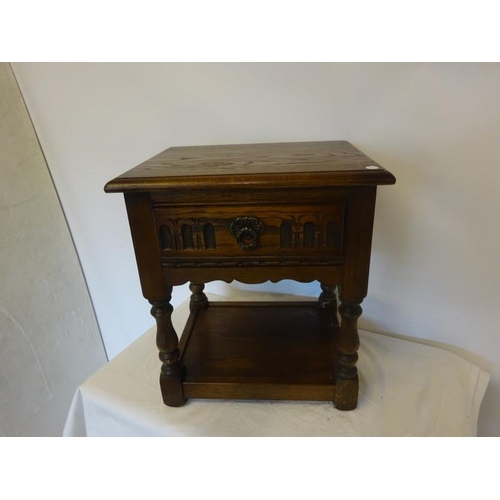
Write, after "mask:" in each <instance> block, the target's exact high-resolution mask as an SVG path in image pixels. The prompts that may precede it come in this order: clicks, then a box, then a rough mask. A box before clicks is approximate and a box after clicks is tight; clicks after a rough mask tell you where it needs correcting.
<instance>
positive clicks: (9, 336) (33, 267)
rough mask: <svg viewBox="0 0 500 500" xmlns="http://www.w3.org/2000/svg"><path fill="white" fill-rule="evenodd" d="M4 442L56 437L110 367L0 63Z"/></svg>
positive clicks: (0, 414) (33, 140) (33, 142)
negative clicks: (88, 387) (90, 383)
mask: <svg viewBox="0 0 500 500" xmlns="http://www.w3.org/2000/svg"><path fill="white" fill-rule="evenodd" d="M0 173H1V182H0V228H1V237H0V282H1V285H0V435H4V436H60V435H62V430H63V426H64V422H65V420H66V416H67V413H68V410H69V407H70V403H71V400H72V397H73V394H74V392H75V390H76V388H77V387H78V385H79V384H80V383H82V382H83V381H84V380H85V379H86V378H87V377H88V376H90V375H91V374H92V373H93V372H94V371H95V370H96V369H97V368H99V367H100V366H101V365H102V364H103V363H105V361H106V357H105V353H104V348H103V345H102V340H101V337H100V335H99V329H98V326H97V322H96V318H95V315H94V311H93V309H92V304H91V302H90V297H89V294H88V290H87V288H86V285H85V282H84V278H83V274H82V270H81V267H80V264H79V262H78V258H77V254H76V250H75V247H74V245H73V242H72V240H71V235H70V232H69V230H68V226H67V224H66V220H65V218H64V214H63V211H62V208H61V205H60V204H59V200H58V198H57V194H56V191H55V189H54V185H53V183H52V180H51V178H50V175H49V171H48V169H47V164H46V162H45V159H44V157H43V154H42V151H41V149H40V145H39V143H38V140H37V137H36V134H35V131H34V129H33V126H32V123H31V121H30V118H29V116H28V113H27V111H26V107H25V104H24V102H23V99H22V96H21V93H20V91H19V88H18V86H17V83H16V80H15V78H14V74H13V73H12V70H11V67H10V65H9V64H7V63H0Z"/></svg>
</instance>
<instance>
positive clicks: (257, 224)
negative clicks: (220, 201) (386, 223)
mask: <svg viewBox="0 0 500 500" xmlns="http://www.w3.org/2000/svg"><path fill="white" fill-rule="evenodd" d="M344 212H345V201H344V200H338V201H335V202H331V203H328V204H321V205H318V204H304V205H295V204H294V205H285V204H283V205H280V204H273V205H256V206H253V207H246V206H244V205H228V206H223V205H222V206H183V207H156V208H154V217H155V224H156V230H157V236H158V243H159V245H160V251H161V257H162V260H163V261H164V262H181V263H183V264H186V263H188V262H189V261H190V260H193V261H196V260H198V259H203V261H204V263H206V265H208V263H209V262H210V261H207V258H209V259H212V258H213V259H215V260H217V259H219V260H220V259H222V260H230V259H231V258H234V259H237V260H238V261H240V262H241V261H242V260H249V261H255V260H262V259H267V260H272V258H273V257H274V258H278V260H279V261H290V260H294V261H296V260H298V259H302V260H303V259H306V260H309V259H312V260H318V259H325V258H326V257H328V258H329V259H332V258H334V259H335V258H336V259H337V260H338V259H340V258H341V256H342V241H343V232H344Z"/></svg>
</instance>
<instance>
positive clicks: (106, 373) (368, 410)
mask: <svg viewBox="0 0 500 500" xmlns="http://www.w3.org/2000/svg"><path fill="white" fill-rule="evenodd" d="M248 295H249V294H247V293H245V292H238V293H235V294H234V295H232V296H231V298H230V300H244V299H246V298H248ZM251 295H252V294H250V296H251ZM259 297H261V298H262V300H296V299H300V300H303V298H302V297H290V296H283V295H274V294H273V295H269V294H262V293H261V294H259ZM209 298H210V300H218V299H222V297H217V296H210V297H209ZM223 299H224V300H228V299H227V298H226V297H224V298H223ZM188 314H189V304H188V302H187V301H186V302H185V303H183V304H182V305H181V306H179V307H178V308H176V310H175V311H174V315H173V322H174V325H175V326H176V329H177V331H182V326H183V324H184V323H185V321H186V318H187V317H188ZM155 331H156V327H153V328H151V329H150V330H148V331H147V332H146V333H145V334H144V335H143V336H141V337H140V338H139V339H138V340H137V341H136V342H134V343H133V344H132V345H130V346H129V347H128V348H127V349H125V350H124V351H123V352H122V353H120V354H119V355H118V356H117V357H116V358H114V359H113V360H112V361H110V362H109V363H107V364H106V365H105V366H104V367H103V368H101V369H100V370H99V371H97V372H96V373H95V374H94V375H93V376H91V377H90V378H89V379H88V380H87V381H86V382H84V383H83V384H82V385H81V386H80V387H79V388H78V389H77V391H76V393H75V396H74V399H73V402H72V405H71V408H70V411H69V415H68V418H67V422H66V426H65V429H64V435H65V436H475V435H476V431H477V420H478V415H479V408H480V405H481V401H482V399H483V396H484V393H485V391H486V387H487V384H488V381H489V374H488V373H487V372H485V371H484V370H482V369H481V368H479V367H478V366H476V365H475V364H473V363H471V362H469V361H467V360H465V359H463V358H462V357H460V356H457V355H456V354H453V353H451V352H449V351H447V350H445V349H443V348H440V347H436V346H431V345H424V344H421V343H418V342H417V341H415V342H413V341H409V340H407V339H402V338H395V337H392V336H387V335H380V334H376V333H371V332H367V331H363V330H360V332H359V334H360V350H359V351H360V357H359V363H358V368H359V374H360V375H359V378H360V386H359V403H358V407H357V409H356V410H353V411H349V412H344V411H339V410H337V409H335V408H334V407H333V405H332V403H331V402H302V401H247V400H234V401H230V400H213V399H212V400H197V399H190V400H189V401H188V402H187V403H186V404H185V405H184V406H182V407H179V408H172V407H168V406H165V405H164V404H163V401H162V399H161V395H160V393H159V390H158V376H159V371H160V362H159V360H158V351H157V348H156V345H155Z"/></svg>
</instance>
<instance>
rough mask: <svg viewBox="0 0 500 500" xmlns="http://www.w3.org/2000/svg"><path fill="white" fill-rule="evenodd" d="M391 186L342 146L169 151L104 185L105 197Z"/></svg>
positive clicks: (388, 177)
mask: <svg viewBox="0 0 500 500" xmlns="http://www.w3.org/2000/svg"><path fill="white" fill-rule="evenodd" d="M395 182H396V179H395V178H394V176H393V175H392V174H391V173H390V172H388V171H387V170H385V169H384V168H383V167H382V166H381V165H380V164H379V163H377V162H376V161H374V160H372V159H371V158H369V157H368V156H366V155H365V154H364V153H362V152H361V151H360V150H359V149H356V148H355V147H354V146H352V145H351V144H349V143H348V142H346V141H321V142H291V143H268V144H238V145H219V146H188V147H172V148H169V149H166V150H165V151H163V152H162V153H160V154H158V155H156V156H154V157H152V158H150V159H149V160H147V161H145V162H143V163H141V164H140V165H138V166H137V167H135V168H133V169H131V170H129V171H128V172H126V173H124V174H122V175H120V176H119V177H117V178H115V179H113V180H112V181H110V182H108V184H107V185H106V187H105V191H106V192H108V193H109V192H132V191H157V190H162V189H168V188H171V187H185V188H189V187H211V186H214V187H215V186H219V187H238V186H245V187H257V188H266V187H267V188H276V187H292V186H307V187H320V186H330V185H331V186H339V185H344V186H349V185H352V186H359V185H378V184H394V183H395Z"/></svg>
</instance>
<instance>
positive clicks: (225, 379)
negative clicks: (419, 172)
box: [179, 302, 336, 401]
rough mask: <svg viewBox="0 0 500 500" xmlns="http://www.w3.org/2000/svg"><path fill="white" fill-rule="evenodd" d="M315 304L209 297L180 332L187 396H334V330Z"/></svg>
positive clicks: (319, 398) (328, 398)
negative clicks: (213, 298) (206, 302)
mask: <svg viewBox="0 0 500 500" xmlns="http://www.w3.org/2000/svg"><path fill="white" fill-rule="evenodd" d="M335 329H336V325H334V324H332V323H331V320H330V318H329V316H328V314H327V312H326V311H325V310H324V309H322V308H321V307H320V306H319V305H318V303H317V302H286V303H283V302H278V303H277V302H213V303H210V304H209V305H208V306H207V307H205V308H203V309H200V310H198V311H195V312H193V313H192V314H191V316H190V318H189V320H188V323H187V325H186V328H185V330H184V333H183V335H182V337H181V342H180V345H179V347H180V349H181V359H182V362H183V364H184V366H185V369H186V373H185V378H184V380H183V391H184V396H185V397H186V398H216V399H219V398H224V399H226V398H227V399H284V400H310V401H333V399H334V396H335V380H334V366H335V359H334V358H335V342H334V334H335Z"/></svg>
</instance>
